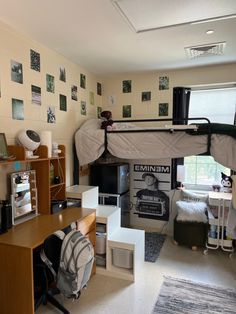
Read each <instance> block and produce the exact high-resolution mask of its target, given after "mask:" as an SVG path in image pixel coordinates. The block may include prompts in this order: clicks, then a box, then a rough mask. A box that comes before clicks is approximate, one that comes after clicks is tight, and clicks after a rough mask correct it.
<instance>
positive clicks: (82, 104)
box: [80, 100, 86, 116]
mask: <svg viewBox="0 0 236 314" xmlns="http://www.w3.org/2000/svg"><path fill="white" fill-rule="evenodd" d="M80 113H81V115H83V116H86V101H83V100H81V111H80Z"/></svg>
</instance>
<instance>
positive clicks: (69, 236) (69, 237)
mask: <svg viewBox="0 0 236 314" xmlns="http://www.w3.org/2000/svg"><path fill="white" fill-rule="evenodd" d="M77 232H78V230H72V231H71V232H69V233H68V234H67V235H66V236H65V238H64V243H65V246H64V247H63V249H62V251H61V260H60V266H61V267H62V268H63V269H64V270H66V269H67V267H65V263H64V259H65V254H66V250H67V248H68V246H69V245H70V241H71V239H72V237H73V236H74V234H75V233H77Z"/></svg>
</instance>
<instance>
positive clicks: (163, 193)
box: [133, 164, 171, 221]
mask: <svg viewBox="0 0 236 314" xmlns="http://www.w3.org/2000/svg"><path fill="white" fill-rule="evenodd" d="M133 180H134V182H133V188H134V191H133V192H134V193H133V195H134V201H133V202H134V204H135V211H134V214H136V215H138V218H146V219H154V220H162V221H168V220H169V203H170V201H169V196H168V192H169V190H170V188H171V187H170V166H169V165H146V164H134V167H133Z"/></svg>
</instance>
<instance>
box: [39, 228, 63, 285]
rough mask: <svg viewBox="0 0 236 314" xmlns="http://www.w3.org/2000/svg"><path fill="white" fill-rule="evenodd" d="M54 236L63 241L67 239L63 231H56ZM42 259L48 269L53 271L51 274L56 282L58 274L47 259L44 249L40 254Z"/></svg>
mask: <svg viewBox="0 0 236 314" xmlns="http://www.w3.org/2000/svg"><path fill="white" fill-rule="evenodd" d="M53 234H54V235H55V236H57V237H58V238H59V239H60V240H62V241H63V239H64V238H65V233H64V232H63V231H62V230H58V231H55V232H54V233H53ZM40 258H41V260H42V261H43V262H44V263H45V264H46V265H47V267H48V268H49V269H50V271H51V273H52V275H53V278H54V280H56V278H57V274H56V272H55V270H54V269H53V267H52V262H51V261H50V260H49V259H48V258H47V256H46V254H45V252H44V249H43V248H42V249H41V252H40Z"/></svg>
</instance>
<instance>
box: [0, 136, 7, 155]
mask: <svg viewBox="0 0 236 314" xmlns="http://www.w3.org/2000/svg"><path fill="white" fill-rule="evenodd" d="M6 158H8V150H7V141H6V136H5V133H0V160H1V159H6Z"/></svg>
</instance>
